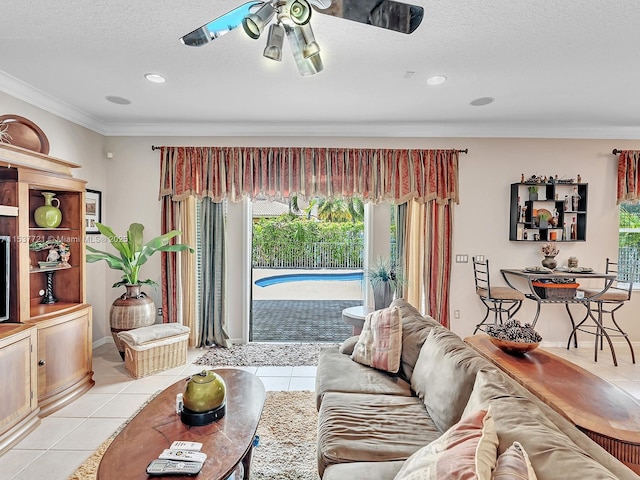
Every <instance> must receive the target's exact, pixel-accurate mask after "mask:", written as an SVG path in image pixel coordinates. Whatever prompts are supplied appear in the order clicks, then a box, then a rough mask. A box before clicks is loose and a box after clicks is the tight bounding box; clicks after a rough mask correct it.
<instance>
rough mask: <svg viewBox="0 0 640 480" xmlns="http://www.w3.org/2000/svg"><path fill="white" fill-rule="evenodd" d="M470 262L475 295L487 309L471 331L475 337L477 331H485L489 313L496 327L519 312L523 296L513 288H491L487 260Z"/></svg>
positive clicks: (473, 258) (474, 259)
mask: <svg viewBox="0 0 640 480" xmlns="http://www.w3.org/2000/svg"><path fill="white" fill-rule="evenodd" d="M472 260H473V275H474V277H475V283H476V294H477V295H478V297H480V300H481V301H482V303H483V304H484V306H485V307H487V313H486V314H485V316H484V318H483V319H482V321H481V322H480V323H478V324H477V325H476V328H475V330H474V331H473V334H474V335H475V334H476V332H477V331H478V330H482V331H486V321H487V319H488V318H489V314H490V313H491V312H493V324H494V325H497V324H498V322H500V324H502V323H503V321H506V320H509V319H510V318H512V317H513V316H514V315H515V314H516V312H517V311H518V310H520V307H521V306H522V302H523V301H524V299H525V296H524V294H523V293H522V292H520V291H519V290H516V289H515V288H511V287H494V286H492V285H491V280H490V275H489V260H486V259H485V260H483V261H478V260H476V257H472ZM504 314H506V316H507V318H506V319H503V318H502V317H503V315H504Z"/></svg>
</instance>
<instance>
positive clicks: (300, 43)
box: [284, 24, 324, 77]
mask: <svg viewBox="0 0 640 480" xmlns="http://www.w3.org/2000/svg"><path fill="white" fill-rule="evenodd" d="M307 26H309V25H308V24H307V25H305V26H303V27H299V26H297V25H296V26H295V27H289V26H287V25H285V26H284V29H285V32H286V34H287V40H289V46H290V47H291V53H292V54H293V58H294V60H295V61H296V66H297V67H298V73H300V75H302V76H303V77H308V76H310V75H315V74H316V73H318V72H321V71H322V70H323V68H324V66H323V65H322V59H321V58H320V54H319V53H317V54H315V55H311V56H310V57H309V58H305V57H304V55H303V49H304V47H305V45H307V44H308V43H309V42H307V41H306V39H305V36H304V34H303V32H302V30H303V28H304V27H307Z"/></svg>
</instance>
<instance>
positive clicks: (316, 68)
mask: <svg viewBox="0 0 640 480" xmlns="http://www.w3.org/2000/svg"><path fill="white" fill-rule="evenodd" d="M305 61H307V62H308V63H309V64H311V66H312V68H311V71H312V72H313V73H311V75H315V74H316V73H320V72H321V71H322V70H323V69H324V65H323V64H322V58H321V57H320V54H319V53H316V54H315V55H311V56H310V57H309V58H306V59H305Z"/></svg>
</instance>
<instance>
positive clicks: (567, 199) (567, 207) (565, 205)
mask: <svg viewBox="0 0 640 480" xmlns="http://www.w3.org/2000/svg"><path fill="white" fill-rule="evenodd" d="M570 208H571V204H570V203H569V195H565V196H564V211H565V212H568V211H569V210H570Z"/></svg>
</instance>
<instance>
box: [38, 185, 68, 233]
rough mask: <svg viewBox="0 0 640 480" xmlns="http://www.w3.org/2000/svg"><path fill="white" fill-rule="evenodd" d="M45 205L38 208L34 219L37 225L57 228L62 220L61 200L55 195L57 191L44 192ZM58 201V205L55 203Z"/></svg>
mask: <svg viewBox="0 0 640 480" xmlns="http://www.w3.org/2000/svg"><path fill="white" fill-rule="evenodd" d="M42 195H43V196H44V205H42V206H41V207H38V208H36V211H35V213H34V218H33V219H34V220H35V222H36V225H38V226H39V227H42V228H56V227H57V226H58V225H60V222H62V212H61V211H60V208H59V207H60V200H58V199H57V198H54V197H55V195H56V194H55V193H52V192H42ZM53 202H56V205H54V204H53Z"/></svg>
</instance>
